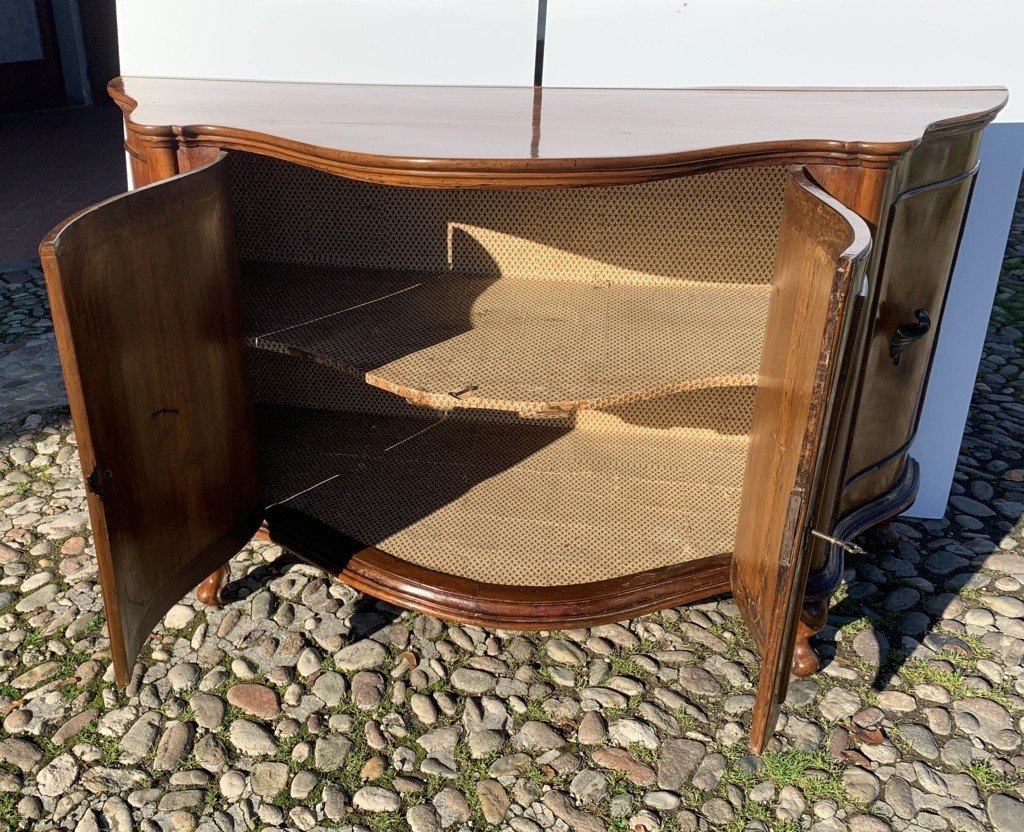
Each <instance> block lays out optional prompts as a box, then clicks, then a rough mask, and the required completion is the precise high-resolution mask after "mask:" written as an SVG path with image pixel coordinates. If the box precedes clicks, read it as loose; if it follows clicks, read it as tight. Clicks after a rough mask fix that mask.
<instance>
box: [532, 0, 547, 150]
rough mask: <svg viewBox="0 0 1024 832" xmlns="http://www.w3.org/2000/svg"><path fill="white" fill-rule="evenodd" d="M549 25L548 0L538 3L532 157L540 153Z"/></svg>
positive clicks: (541, 0) (534, 61)
mask: <svg viewBox="0 0 1024 832" xmlns="http://www.w3.org/2000/svg"><path fill="white" fill-rule="evenodd" d="M547 25H548V0H538V3H537V52H536V53H535V55H534V59H533V134H532V135H531V136H530V157H531V158H533V159H536V158H537V157H538V156H539V155H540V112H541V104H542V100H543V96H544V91H543V89H542V85H543V83H544V30H545V29H546V28H547Z"/></svg>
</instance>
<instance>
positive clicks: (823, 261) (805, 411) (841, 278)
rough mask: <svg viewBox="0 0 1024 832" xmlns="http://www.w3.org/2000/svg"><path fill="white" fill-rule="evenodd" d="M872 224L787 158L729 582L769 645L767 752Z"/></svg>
mask: <svg viewBox="0 0 1024 832" xmlns="http://www.w3.org/2000/svg"><path fill="white" fill-rule="evenodd" d="M870 246H871V235H870V230H869V229H868V227H867V225H866V224H865V223H864V221H863V220H862V219H860V217H858V216H857V215H856V214H854V213H853V212H852V211H850V210H849V209H847V208H846V207H844V206H843V205H842V204H840V203H839V202H837V201H836V200H834V199H833V198H832V197H830V196H829V195H828V194H826V193H825V192H824V191H822V190H821V189H820V188H819V187H817V186H816V185H815V184H814V183H813V182H811V181H810V180H809V179H808V178H807V177H806V175H805V174H804V172H803V170H802V169H801V168H791V169H790V177H789V181H788V183H787V185H786V202H785V208H784V211H783V217H782V228H781V232H780V237H779V248H778V255H777V260H776V265H775V277H774V280H773V283H772V295H771V301H770V305H769V309H768V327H767V330H766V334H765V343H764V351H763V354H762V358H761V368H760V375H759V378H758V388H757V397H756V399H755V402H754V416H753V425H752V430H751V445H750V452H749V455H748V457H747V468H746V473H745V475H744V482H743V496H742V500H741V507H740V523H739V529H738V531H737V535H736V549H735V553H734V556H733V565H732V588H733V593H734V595H735V597H736V603H737V604H738V605H739V608H740V611H741V612H742V614H743V618H744V619H745V621H746V624H747V627H748V629H749V630H750V632H751V634H752V635H753V637H754V641H755V642H756V643H757V646H758V648H759V650H760V652H761V657H762V667H761V676H760V681H759V683H758V690H757V702H756V704H755V707H754V715H753V720H752V723H751V727H750V746H751V749H752V750H753V751H754V752H755V753H760V751H761V750H762V748H763V747H764V744H765V742H766V741H767V739H768V737H769V736H770V735H771V732H772V731H773V729H774V727H775V721H776V719H777V718H778V709H779V705H780V704H781V702H782V700H783V699H784V698H785V696H786V689H787V688H788V686H789V668H790V663H791V662H792V659H793V646H794V643H795V637H796V624H797V620H798V619H799V615H800V609H801V607H802V605H803V596H804V586H805V584H806V581H807V569H808V557H807V555H808V549H809V546H808V545H807V537H808V535H809V532H810V528H809V522H810V521H809V508H810V506H811V505H812V501H813V499H814V496H815V495H814V494H813V493H811V491H812V484H813V483H814V481H815V469H816V467H817V465H818V461H819V456H820V452H821V450H822V448H821V445H822V442H823V438H824V437H825V436H827V430H826V428H827V425H828V421H829V418H830V410H831V402H832V401H833V399H834V393H835V382H836V379H837V363H838V361H839V358H840V356H841V355H842V352H843V349H842V347H843V342H844V338H845V334H846V330H847V328H848V321H849V318H850V312H851V311H852V310H851V309H850V300H851V296H853V295H854V294H856V292H857V291H858V290H859V289H860V286H861V281H862V279H863V270H864V268H865V266H866V261H867V253H868V250H869V249H870Z"/></svg>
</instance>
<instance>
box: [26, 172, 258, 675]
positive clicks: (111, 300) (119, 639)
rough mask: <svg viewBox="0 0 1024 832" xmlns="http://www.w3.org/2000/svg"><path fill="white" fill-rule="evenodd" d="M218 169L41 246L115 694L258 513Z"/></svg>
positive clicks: (77, 224) (171, 183)
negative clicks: (163, 621)
mask: <svg viewBox="0 0 1024 832" xmlns="http://www.w3.org/2000/svg"><path fill="white" fill-rule="evenodd" d="M222 158H223V157H221V158H220V159H218V160H217V161H215V162H213V163H211V164H210V165H209V166H207V167H205V168H200V169H198V170H196V171H194V172H192V173H188V174H184V175H182V176H179V177H175V178H174V179H169V180H166V181H164V182H161V183H158V184H156V185H152V186H150V187H148V188H142V189H139V190H136V191H132V192H131V193H128V194H123V195H121V196H117V197H114V198H113V199H110V200H107V201H106V202H102V203H100V204H98V205H95V206H93V207H92V208H89V209H87V210H85V211H83V212H81V213H79V214H77V215H76V216H74V217H72V218H71V219H69V220H67V221H66V222H64V223H63V224H62V225H60V226H58V228H56V229H55V230H54V231H53V232H51V233H50V234H49V235H48V236H47V238H46V239H45V240H44V241H43V243H42V245H41V246H40V256H41V258H42V263H43V269H44V271H45V274H46V285H47V290H48V292H49V295H50V303H51V306H52V310H53V319H54V326H55V329H56V333H57V343H58V347H59V349H60V356H61V364H62V365H63V369H64V379H65V382H66V384H67V388H68V399H69V401H70V403H71V413H72V417H73V419H74V423H75V432H76V435H77V438H78V448H79V455H80V457H81V461H82V471H83V474H84V476H85V477H86V483H87V491H88V503H89V514H90V517H91V519H92V526H93V535H94V539H95V545H96V556H97V560H98V562H99V572H100V583H101V586H102V589H103V600H104V606H105V609H106V613H107V623H108V626H109V630H110V642H111V652H112V654H113V659H114V667H115V670H116V674H117V680H118V682H119V683H121V684H124V683H126V682H127V680H128V678H129V676H130V672H131V667H132V665H133V663H134V661H135V659H136V658H137V656H138V653H139V650H140V647H141V645H142V643H143V642H144V641H145V639H146V637H147V636H148V635H149V632H150V630H151V629H152V627H153V626H154V625H155V624H156V623H157V622H158V621H159V620H160V618H162V617H163V615H164V614H165V613H166V611H167V610H168V609H169V608H170V607H171V606H172V605H173V604H174V603H175V602H177V601H178V600H179V599H180V598H181V597H182V596H183V595H184V594H185V593H186V592H188V591H189V589H191V588H192V587H194V586H196V585H197V584H198V583H200V582H201V581H202V580H203V579H204V578H205V577H206V576H207V575H209V574H210V573H211V572H213V571H214V570H215V569H216V568H217V567H219V566H221V565H222V564H224V563H225V562H226V561H227V560H228V559H229V558H230V557H231V556H232V555H233V554H234V553H235V552H236V551H237V550H238V549H239V548H241V546H243V545H244V544H245V542H246V541H247V540H248V539H249V538H250V536H251V535H252V533H253V532H254V531H255V530H256V528H257V526H258V524H259V520H260V518H261V515H262V511H261V505H260V500H259V482H258V476H257V468H256V455H255V442H254V433H253V422H252V412H251V408H252V405H251V401H250V398H249V392H248V389H247V379H246V372H245V363H244V353H243V343H242V322H241V307H240V305H239V300H238V292H237V283H238V271H237V260H236V256H235V248H234V246H235V243H234V230H233V228H232V225H231V216H230V207H229V204H228V196H227V180H226V165H225V164H224V162H223V161H222Z"/></svg>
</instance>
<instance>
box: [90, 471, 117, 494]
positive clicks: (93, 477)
mask: <svg viewBox="0 0 1024 832" xmlns="http://www.w3.org/2000/svg"><path fill="white" fill-rule="evenodd" d="M112 476H113V474H111V473H110V470H109V469H106V468H105V469H103V471H102V472H101V471H100V469H99V466H97V467H95V468H93V469H92V473H90V474H89V476H87V477H86V478H85V487H86V488H88V489H89V490H90V491H91V492H92V493H93V494H95V495H96V496H97V497H99V498H100V499H101V500H102V499H103V480H105V479H107V480H108V479H110V478H111V477H112Z"/></svg>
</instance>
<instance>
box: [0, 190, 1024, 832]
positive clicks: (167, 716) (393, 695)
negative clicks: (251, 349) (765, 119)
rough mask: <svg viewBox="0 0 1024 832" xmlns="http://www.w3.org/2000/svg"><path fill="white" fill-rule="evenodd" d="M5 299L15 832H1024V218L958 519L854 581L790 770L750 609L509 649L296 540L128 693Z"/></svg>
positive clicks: (793, 729)
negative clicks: (348, 582)
mask: <svg viewBox="0 0 1024 832" xmlns="http://www.w3.org/2000/svg"><path fill="white" fill-rule="evenodd" d="M1022 206H1024V203H1022ZM0 292H2V296H0V302H2V304H3V305H2V306H0V316H2V317H0V324H2V327H3V329H2V331H3V332H4V333H5V335H4V342H5V347H7V348H8V349H7V352H6V353H0V367H2V368H3V369H2V373H3V375H0V383H3V384H4V385H5V393H4V398H5V402H4V403H3V407H4V408H5V409H4V410H3V411H2V413H3V414H4V419H6V420H7V421H9V422H10V420H14V421H13V423H11V424H10V425H9V427H8V428H7V429H6V430H4V429H0V541H2V543H0V566H2V569H3V577H2V579H0V718H2V720H3V730H2V732H0V829H2V828H5V827H10V828H12V829H13V828H19V827H20V828H31V829H34V830H46V829H74V830H79V831H80V832H93V830H115V832H125V831H126V830H132V829H137V830H147V831H148V832H157V830H178V832H190V830H194V829H201V830H204V832H215V830H219V831H220V832H231V831H232V830H246V829H259V828H264V827H271V828H290V829H299V830H312V829H318V828H332V829H333V828H342V829H361V830H362V829H365V830H400V829H411V830H414V832H424V830H435V829H449V830H464V829H484V828H488V827H490V826H492V825H493V826H494V827H495V828H500V829H504V830H514V832H534V831H535V830H539V829H557V830H574V831H575V832H591V830H593V832H598V830H605V829H609V830H616V832H625V830H630V832H634V831H635V830H640V832H649V831H650V830H657V829H660V830H664V831H665V832H670V830H694V829H716V830H719V829H720V830H730V831H731V832H739V830H746V829H751V830H783V831H784V832H796V830H798V829H810V830H813V831H814V832H844V830H849V832H884V830H888V829H897V830H947V829H948V830H963V832H976V830H985V829H992V828H994V829H996V830H999V832H1019V830H1024V802H1022V800H1021V797H1022V786H1021V784H1022V777H1024V737H1022V732H1024V589H1022V581H1024V549H1022V544H1024V533H1022V532H1024V529H1022V526H1021V523H1020V520H1019V518H1020V517H1021V515H1022V514H1024V461H1022V448H1021V436H1022V433H1024V431H1022V428H1024V377H1022V376H1021V373H1022V370H1024V343H1022V331H1021V327H1022V323H1024V214H1022V213H1018V215H1017V217H1016V221H1015V225H1014V234H1013V236H1012V237H1011V241H1010V246H1009V249H1008V251H1007V259H1006V264H1005V270H1004V276H1003V280H1002V284H1001V287H1000V291H999V294H998V297H997V306H996V310H995V312H994V315H993V319H992V326H991V330H990V335H989V339H988V344H987V347H986V355H985V359H984V361H983V364H982V367H981V372H980V375H979V379H978V383H977V393H976V397H975V403H974V407H973V410H972V414H971V419H970V424H969V426H968V433H967V436H966V438H965V440H964V443H963V448H962V451H961V457H960V467H959V469H958V471H957V475H956V483H955V485H954V496H953V498H952V500H951V509H950V511H949V513H948V515H947V517H946V518H945V519H944V520H941V521H924V522H918V521H913V522H906V523H903V524H901V525H900V526H899V530H900V531H901V532H902V534H903V539H902V542H901V543H900V544H899V547H898V550H897V551H895V552H892V553H883V552H876V553H872V554H870V555H868V556H866V557H863V558H861V559H860V560H858V561H857V562H853V563H851V564H850V567H849V569H848V571H847V575H846V577H847V583H846V584H845V587H844V590H843V592H842V595H841V598H840V599H839V602H838V603H837V604H836V605H835V606H834V608H833V610H832V616H831V618H830V620H829V626H828V627H827V628H826V630H825V632H824V638H823V639H822V642H821V644H822V651H823V653H825V654H826V655H828V656H829V657H830V658H831V661H829V662H828V663H827V665H826V667H825V668H824V670H823V671H822V672H821V673H820V674H818V675H817V676H816V677H814V678H812V679H808V680H802V681H798V682H796V683H795V684H794V685H793V686H792V690H791V693H790V696H789V700H788V702H787V704H786V706H785V708H784V709H783V715H782V719H781V720H780V730H779V732H778V734H777V737H776V738H775V739H774V740H773V741H772V744H771V745H770V747H769V749H768V750H767V751H766V753H765V754H764V755H763V756H761V757H754V756H751V755H749V754H746V753H745V752H744V742H745V736H744V735H745V724H746V722H747V719H748V716H749V713H750V709H751V706H752V703H753V685H752V682H753V680H755V679H756V674H757V672H758V662H757V660H756V657H755V655H754V653H753V652H752V650H751V646H750V641H749V638H748V636H747V634H746V632H745V630H744V628H743V626H742V624H741V622H740V620H739V618H738V616H737V609H736V606H735V604H734V603H733V602H732V601H731V600H719V601H715V602H711V603H704V604H697V605H693V606H688V607H681V608H679V609H674V610H669V611H667V612H664V613H660V614H655V615H650V616H646V617H644V618H639V619H636V620H634V621H630V622H625V623H622V624H615V625H609V626H604V627H594V628H592V629H589V630H572V631H567V632H559V633H547V634H517V633H508V632H500V631H489V630H481V629H477V628H474V627H457V626H451V625H448V624H445V623H442V622H441V621H438V620H436V619H433V618H428V617H426V616H421V615H413V614H410V613H403V612H401V611H400V610H396V609H394V608H392V607H390V606H387V605H385V604H382V603H377V602H374V601H372V600H370V599H365V598H361V597H360V596H358V595H357V594H356V593H355V592H353V591H351V590H350V589H348V588H346V587H345V586H343V585H341V584H338V583H336V582H333V581H330V580H328V579H327V578H326V577H325V576H324V575H323V574H321V573H320V572H318V571H317V570H315V569H312V568H310V567H307V566H305V565H302V564H300V563H297V562H296V561H295V560H294V559H293V558H291V557H290V556H288V555H287V554H283V553H282V552H281V550H280V549H279V548H278V547H276V546H273V545H270V544H265V543H253V544H252V545H250V546H249V547H247V548H246V549H245V550H244V551H243V552H242V553H241V554H239V555H238V556H237V557H236V558H234V560H233V561H232V563H231V573H232V580H233V594H234V596H235V600H234V601H233V602H231V603H229V604H227V605H226V606H224V607H223V608H220V609H207V608H203V607H201V606H200V605H199V604H197V602H196V601H195V599H194V596H192V595H189V596H188V597H187V598H186V599H185V600H184V601H183V602H182V603H180V604H179V605H177V606H176V607H174V609H172V610H171V612H170V613H169V614H168V615H167V617H166V619H165V620H164V622H163V624H162V626H160V627H158V628H157V632H156V635H155V636H154V637H153V638H152V639H151V640H150V641H149V642H148V644H147V645H146V648H145V650H144V652H143V656H142V662H141V665H140V667H139V668H137V670H136V674H135V676H134V678H133V680H132V682H131V684H130V685H129V686H128V688H127V689H126V690H120V689H118V688H117V687H115V686H114V684H113V681H112V678H113V677H112V672H111V667H110V663H109V652H108V647H109V643H108V639H107V637H106V634H105V624H104V617H103V613H102V608H101V601H100V594H99V588H98V586H97V575H96V565H95V559H94V553H93V549H92V544H91V538H90V534H89V525H88V518H87V515H86V510H85V501H84V492H83V488H82V483H81V479H80V471H79V467H78V461H77V455H76V451H75V437H74V434H73V432H72V430H71V427H70V424H69V420H68V418H67V415H66V410H62V409H60V408H59V407H58V409H56V410H52V409H47V405H53V404H56V405H60V404H61V403H62V394H61V393H60V391H59V387H58V386H57V385H56V384H55V378H56V376H55V368H54V365H53V363H52V341H51V340H50V339H51V337H52V336H51V333H50V331H49V326H48V322H47V318H46V307H45V300H44V296H43V294H42V291H41V287H40V278H39V273H38V270H36V269H34V268H32V267H24V266H22V267H20V268H19V269H18V270H16V271H13V272H10V273H8V274H5V275H3V277H0ZM11 344H20V345H21V346H20V347H16V348H14V349H11V348H9V347H10V345H11ZM29 345H34V346H35V347H36V348H38V351H37V353H32V352H31V351H30V350H29ZM40 356H48V357H47V358H45V359H41V358H40ZM6 361H9V362H10V364H4V363H3V362H6ZM44 364H45V365H46V366H45V367H44V366H43V365H44ZM11 379H19V380H20V381H21V387H16V388H14V396H13V397H11V396H10V395H9V394H8V392H7V388H6V385H7V384H9V383H10V380H11ZM19 391H22V392H25V395H22V393H21V392H19ZM26 391H27V392H26ZM50 394H52V396H51V397H50V399H47V398H46V397H47V395H50ZM12 398H13V400H14V401H13V403H12ZM830 645H831V646H830ZM833 653H834V655H832V654H833Z"/></svg>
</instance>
